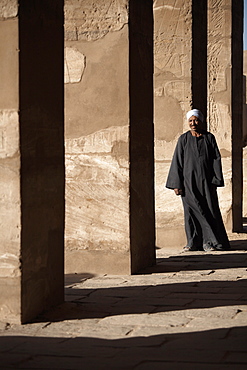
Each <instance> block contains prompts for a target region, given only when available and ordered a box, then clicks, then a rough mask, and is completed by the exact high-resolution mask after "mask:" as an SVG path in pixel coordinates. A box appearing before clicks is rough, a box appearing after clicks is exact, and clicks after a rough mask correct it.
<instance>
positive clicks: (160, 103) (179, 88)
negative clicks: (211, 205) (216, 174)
mask: <svg viewBox="0 0 247 370" xmlns="http://www.w3.org/2000/svg"><path fill="white" fill-rule="evenodd" d="M195 5H198V4H195V3H193V2H192V1H181V2H179V1H177V2H176V4H175V5H174V3H173V2H169V1H158V0H157V1H155V2H154V18H155V29H154V39H155V48H154V53H155V54H154V61H155V75H154V78H155V116H154V121H155V134H156V137H155V157H156V162H155V165H156V174H155V176H156V228H157V245H158V246H161V247H165V246H166V245H175V244H176V245H181V246H182V245H184V243H185V234H184V231H183V208H182V203H181V199H180V198H179V197H176V196H174V194H173V193H172V192H171V190H167V189H165V181H166V177H167V173H168V170H169V166H170V161H171V157H172V154H173V151H174V146H175V144H176V142H177V138H178V137H179V136H180V134H182V133H183V132H185V131H187V130H188V124H187V122H186V118H185V115H186V112H187V111H188V110H189V109H191V107H194V108H199V109H202V110H203V108H204V107H198V106H196V107H195V105H194V104H195V102H194V101H198V100H200V99H198V98H197V96H195V94H196V95H198V94H200V81H201V84H204V83H207V86H208V91H207V95H208V107H207V112H205V113H206V115H207V128H208V129H209V131H211V132H212V133H213V134H214V135H215V136H216V139H217V142H218V146H219V148H220V151H221V154H222V164H223V172H224V178H225V187H224V188H219V189H218V195H219V201H220V207H221V211H222V216H223V219H224V222H225V225H226V227H227V229H228V230H229V231H231V229H232V218H231V212H232V158H231V156H232V116H231V99H232V91H231V72H232V69H231V68H232V65H231V52H232V40H231V1H230V0H210V1H208V11H207V23H208V25H207V31H206V32H207V35H206V34H205V35H203V33H202V32H201V33H200V31H201V30H200V31H199V29H198V30H197V32H196V30H195V33H194V34H193V35H192V32H191V29H192V18H191V17H192V9H193V8H192V7H193V6H195ZM197 16H199V14H198V15H197ZM195 37H197V38H199V39H198V41H199V42H200V43H204V44H205V46H206V47H207V67H206V68H205V71H204V74H206V76H202V75H200V74H197V75H196V72H195V71H194V72H193V71H192V70H191V68H192V66H193V63H192V60H191V59H192V54H193V57H195V54H196V52H197V50H192V48H193V47H194V45H197V44H198V43H197V42H195V40H194V39H193V38H195ZM204 37H205V40H204ZM206 37H207V39H208V41H207V44H206ZM235 42H236V41H235ZM199 59H200V58H199ZM202 62H204V61H202ZM193 68H195V66H194V67H193ZM192 72H193V73H192ZM202 72H203V71H202ZM192 75H193V78H194V80H193V81H192ZM196 79H197V80H196ZM205 81H206V82H205ZM193 84H194V85H196V86H197V91H196V89H195V87H194V89H192V87H193ZM202 89H204V86H202ZM192 90H193V96H192V92H191V91H192ZM204 103H205V102H204ZM240 145H241V144H240ZM239 191H240V188H239Z"/></svg>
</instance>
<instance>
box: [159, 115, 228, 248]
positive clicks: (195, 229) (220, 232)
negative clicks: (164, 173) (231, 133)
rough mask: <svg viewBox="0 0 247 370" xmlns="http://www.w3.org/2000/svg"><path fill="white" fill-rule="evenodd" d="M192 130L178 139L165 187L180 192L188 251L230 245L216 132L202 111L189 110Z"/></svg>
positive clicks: (177, 193) (188, 118) (188, 116)
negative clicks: (205, 126)
mask: <svg viewBox="0 0 247 370" xmlns="http://www.w3.org/2000/svg"><path fill="white" fill-rule="evenodd" d="M187 120H188V124H189V127H190V130H189V131H187V132H185V133H184V134H182V135H181V136H180V138H179V139H178V143H177V146H176V149H175V152H174V155H173V159H172V163H171V167H170V171H169V174H168V178H167V182H166V187H167V188H169V189H174V192H175V194H176V195H181V197H182V201H183V207H184V221H185V232H186V236H187V245H186V246H185V247H184V250H185V251H196V250H202V249H203V250H204V251H214V250H228V249H230V245H229V241H228V237H227V234H226V230H225V227H224V224H223V221H222V217H221V213H220V209H219V203H218V196H217V187H218V186H224V179H223V174H222V167H221V156H220V152H219V149H218V146H217V143H216V140H215V137H214V135H213V134H211V133H210V132H208V131H205V130H203V129H202V127H201V126H202V123H203V120H204V117H203V114H202V112H201V111H200V110H198V109H192V110H191V111H189V112H188V113H187Z"/></svg>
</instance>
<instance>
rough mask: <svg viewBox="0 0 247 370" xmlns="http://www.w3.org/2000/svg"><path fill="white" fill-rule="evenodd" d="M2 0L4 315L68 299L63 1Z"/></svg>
mask: <svg viewBox="0 0 247 370" xmlns="http://www.w3.org/2000/svg"><path fill="white" fill-rule="evenodd" d="M17 3H18V2H17V1H14V0H11V1H8V2H1V4H0V47H1V58H0V75H1V77H0V80H1V91H0V161H1V166H0V182H1V184H0V185H1V186H0V187H1V198H0V228H1V230H0V240H1V242H0V320H1V321H8V322H21V323H25V322H27V321H29V320H31V319H33V318H34V317H35V316H37V315H38V314H39V313H40V312H41V311H43V310H44V309H47V308H49V307H51V306H52V305H54V304H57V303H60V302H62V301H63V253H64V250H63V232H64V147H63V142H64V139H63V121H64V118H63V115H64V114H63V3H62V2H61V1H60V0H55V1H52V2H50V1H49V0H34V1H32V2H30V1H28V0H20V1H19V5H18V4H17Z"/></svg>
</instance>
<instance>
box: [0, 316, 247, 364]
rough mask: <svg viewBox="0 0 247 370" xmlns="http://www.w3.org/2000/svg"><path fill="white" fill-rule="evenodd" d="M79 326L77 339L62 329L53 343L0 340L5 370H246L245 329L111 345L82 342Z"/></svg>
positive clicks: (105, 341) (117, 341) (99, 341)
mask: <svg viewBox="0 0 247 370" xmlns="http://www.w3.org/2000/svg"><path fill="white" fill-rule="evenodd" d="M79 325H82V323H80V324H79ZM79 325H78V328H77V332H76V335H77V337H76V338H73V337H72V338H71V337H66V336H65V337H64V336H63V335H62V328H61V333H60V335H57V336H56V337H50V338H49V337H37V336H36V337H30V336H4V337H2V338H0V357H1V368H2V369H9V368H12V369H84V370H91V369H97V370H109V369H120V370H121V369H122V370H123V369H125V370H126V369H136V370H150V369H154V370H158V369H160V370H164V369H167V370H175V369H183V370H187V369H190V370H206V369H210V370H219V369H234V370H245V369H246V365H247V353H246V334H247V328H246V327H233V328H229V329H215V330H207V331H201V332H190V333H178V334H177V333H176V334H162V335H152V336H148V337H140V336H139V337H138V336H137V337H132V338H131V337H127V338H125V339H114V340H112V339H111V340H108V339H99V338H93V337H80V327H79ZM44 331H45V330H44Z"/></svg>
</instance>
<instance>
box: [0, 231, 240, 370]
mask: <svg viewBox="0 0 247 370" xmlns="http://www.w3.org/2000/svg"><path fill="white" fill-rule="evenodd" d="M230 239H231V246H232V250H231V251H228V252H210V253H205V252H190V253H183V252H181V251H180V250H178V249H176V248H173V249H172V250H169V249H167V248H164V249H158V250H157V265H156V266H154V267H152V268H149V269H146V270H145V271H143V272H141V273H140V274H138V275H134V276H109V275H104V276H89V275H86V274H80V275H78V274H77V275H70V276H66V284H65V294H66V302H65V303H64V304H63V305H61V306H59V307H57V308H55V309H53V310H52V311H50V312H47V313H45V314H43V315H42V316H40V317H39V318H38V319H37V320H36V321H35V322H34V323H30V324H27V325H23V326H21V325H10V324H8V323H1V324H0V333H1V337H0V369H9V368H13V369H86V370H87V369H92V370H94V369H95V370H101V369H102V370H103V369H104V370H105V369H107V370H109V369H136V370H146V369H148V370H149V369H152V370H156V369H169V370H173V369H180V370H184V369H190V370H194V369H195V370H200V369H203V370H204V369H205V370H208V369H212V370H214V369H217V370H219V369H233V370H246V369H247V294H246V293H247V234H233V235H231V237H230Z"/></svg>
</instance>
